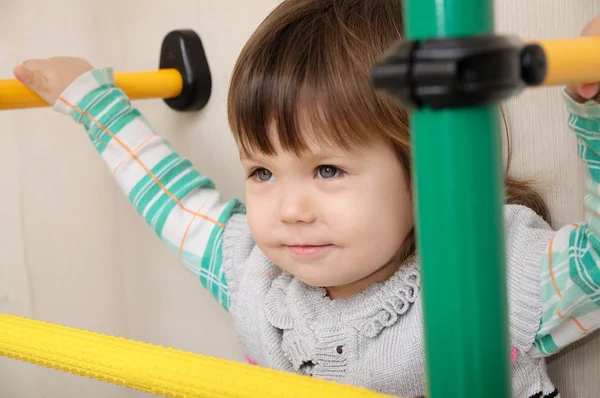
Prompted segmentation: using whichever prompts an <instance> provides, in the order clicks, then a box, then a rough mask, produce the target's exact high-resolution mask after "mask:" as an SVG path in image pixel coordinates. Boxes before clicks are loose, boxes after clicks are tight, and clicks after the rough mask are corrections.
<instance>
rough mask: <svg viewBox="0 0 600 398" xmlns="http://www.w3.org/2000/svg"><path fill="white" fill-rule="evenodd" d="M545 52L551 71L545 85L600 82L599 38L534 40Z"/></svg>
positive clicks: (549, 70)
mask: <svg viewBox="0 0 600 398" xmlns="http://www.w3.org/2000/svg"><path fill="white" fill-rule="evenodd" d="M528 44H537V45H538V46H540V47H541V48H542V49H543V50H544V53H545V55H546V61H547V63H548V74H547V76H546V79H545V80H544V82H543V84H542V85H544V86H558V85H569V84H580V83H592V82H598V81H600V37H578V38H572V39H552V40H533V41H530V42H529V43H528Z"/></svg>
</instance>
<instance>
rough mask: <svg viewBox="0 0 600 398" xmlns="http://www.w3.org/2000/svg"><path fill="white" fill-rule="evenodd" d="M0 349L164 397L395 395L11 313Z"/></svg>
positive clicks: (4, 320) (0, 322)
mask: <svg viewBox="0 0 600 398" xmlns="http://www.w3.org/2000/svg"><path fill="white" fill-rule="evenodd" d="M0 354H1V355H3V356H7V357H10V358H14V359H19V360H22V361H26V362H31V363H34V364H37V365H40V366H44V367H48V368H53V369H57V370H62V371H65V372H70V373H73V374H77V375H80V376H85V377H89V378H93V379H97V380H101V381H105V382H108V383H112V384H117V385H121V386H124V387H129V388H132V389H135V390H139V391H144V392H148V393H152V394H156V395H160V396H164V397H173V398H182V397H185V398H220V397H227V398H234V397H248V398H266V397H269V398H306V397H315V398H332V397H344V398H391V397H390V396H388V395H383V394H378V393H375V392H372V391H369V390H367V389H364V388H358V387H352V386H348V385H343V384H339V383H334V382H329V381H325V380H318V379H313V378H311V377H309V376H300V375H296V374H293V373H287V372H283V371H275V370H271V369H265V368H261V367H258V366H253V365H248V364H242V363H237V362H233V361H225V360H222V359H216V358H210V357H207V356H202V355H197V354H192V353H189V352H185V351H180V350H174V349H170V348H165V347H161V346H156V345H151V344H147V343H142V342H138V341H133V340H126V339H123V338H118V337H112V336H106V335H101V334H98V333H92V332H88V331H84V330H80V329H75V328H69V327H64V326H59V325H53V324H50V323H45V322H40V321H35V320H31V319H27V318H22V317H17V316H13V315H0ZM396 398H397V397H396Z"/></svg>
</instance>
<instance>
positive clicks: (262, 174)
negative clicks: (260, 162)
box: [253, 169, 273, 181]
mask: <svg viewBox="0 0 600 398" xmlns="http://www.w3.org/2000/svg"><path fill="white" fill-rule="evenodd" d="M253 174H254V175H256V177H257V178H258V179H259V180H260V181H269V180H271V178H272V177H273V173H271V172H270V171H269V170H267V169H256V170H255V171H254V172H253Z"/></svg>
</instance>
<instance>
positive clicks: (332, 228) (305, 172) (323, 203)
mask: <svg viewBox="0 0 600 398" xmlns="http://www.w3.org/2000/svg"><path fill="white" fill-rule="evenodd" d="M314 136H315V137H318V135H314ZM272 137H273V141H272V142H273V143H274V144H275V145H276V148H277V151H276V155H274V156H266V155H264V154H260V153H243V154H242V155H241V160H242V165H243V167H244V170H245V171H246V173H247V175H248V179H247V182H246V204H247V214H248V222H249V226H250V230H251V232H252V236H253V237H254V239H255V241H256V244H257V245H258V247H259V248H260V249H261V250H262V252H263V253H264V254H265V255H266V256H267V257H268V258H269V260H271V261H272V262H273V263H274V264H276V265H277V266H279V267H280V268H282V269H284V270H285V271H287V272H289V273H291V274H293V275H295V276H296V277H298V278H299V279H300V280H301V281H303V282H304V283H306V284H308V285H311V286H319V287H325V288H327V291H328V294H329V296H330V297H331V298H347V297H349V296H352V295H353V294H356V293H359V292H361V291H362V290H364V289H365V288H366V287H367V286H368V285H370V284H372V283H374V282H379V281H383V280H385V279H387V278H388V277H390V276H391V275H392V274H393V273H394V272H395V271H396V269H397V264H396V263H395V262H394V261H393V258H394V257H395V255H396V254H397V252H398V250H399V249H400V247H401V245H402V243H403V242H404V240H405V239H406V237H407V236H408V235H409V233H410V232H411V230H412V229H413V208H412V201H411V195H410V189H409V184H408V181H407V179H406V176H405V172H404V170H403V168H402V165H401V163H400V160H399V159H398V157H397V155H396V153H395V152H394V150H393V148H392V147H391V146H390V145H388V144H387V143H386V142H384V141H383V139H374V140H373V142H372V143H371V144H370V145H369V146H363V147H360V148H357V149H356V150H353V151H345V150H341V149H339V148H333V147H331V146H330V145H324V144H319V143H315V142H313V143H312V144H310V145H309V150H308V151H306V152H305V153H303V154H302V155H300V156H296V155H294V154H293V153H290V152H286V151H284V150H282V149H281V147H280V146H279V144H278V142H277V134H272ZM313 141H315V140H313Z"/></svg>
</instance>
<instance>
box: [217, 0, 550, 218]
mask: <svg viewBox="0 0 600 398" xmlns="http://www.w3.org/2000/svg"><path fill="white" fill-rule="evenodd" d="M402 20H403V11H402V3H401V1H400V0H369V1H366V0H286V1H284V2H283V3H282V4H280V5H279V6H278V7H277V8H276V9H275V10H274V11H273V12H272V13H271V14H270V15H269V16H268V17H267V18H266V19H265V20H264V22H263V23H262V24H261V25H260V26H259V27H258V29H257V30H256V32H255V33H254V34H253V36H252V37H251V38H250V40H249V41H248V43H247V44H246V45H245V47H244V48H243V50H242V52H241V55H240V57H239V58H238V61H237V63H236V65H235V69H234V72H233V76H232V82H231V87H230V92H229V101H228V115H229V123H230V126H231V129H232V131H233V134H234V137H235V140H236V142H237V144H238V146H239V147H240V150H241V151H242V152H252V151H258V152H262V153H264V154H267V155H270V154H274V152H275V149H274V145H273V142H272V138H273V136H272V135H270V134H269V131H271V129H272V130H273V131H274V132H275V134H277V140H278V142H279V143H280V145H281V146H282V148H283V149H284V150H289V151H292V152H294V153H296V154H299V153H300V152H302V151H303V150H306V148H307V140H310V139H316V138H317V137H315V136H311V133H312V134H320V135H319V136H318V139H319V140H320V141H321V142H323V141H325V142H327V143H329V144H335V145H339V146H340V147H342V148H350V147H355V146H359V145H362V144H364V143H367V142H369V140H370V139H371V137H372V136H373V134H380V135H382V136H383V137H385V138H386V139H387V140H388V141H389V142H390V143H391V144H392V145H393V146H394V148H395V149H396V151H397V153H398V157H399V159H400V161H401V162H402V164H403V165H404V167H405V170H406V173H407V177H408V178H409V179H410V137H409V119H408V114H407V112H406V110H405V109H403V108H402V107H401V106H400V105H399V104H398V102H397V101H395V100H394V99H392V98H390V97H389V96H386V95H385V94H383V93H381V92H378V91H377V90H375V89H374V88H373V86H372V83H371V78H370V74H371V68H372V67H373V65H374V64H375V63H376V62H377V61H378V60H379V59H380V58H381V57H382V55H383V54H384V53H385V52H386V51H388V49H389V48H390V47H392V46H393V44H394V43H395V42H397V41H398V40H400V39H402V37H403V35H404V27H403V24H402ZM301 122H302V123H301ZM307 123H308V124H309V126H308V127H310V129H307ZM302 129H304V131H301V130H302ZM315 132H316V133H315ZM507 136H508V135H507ZM509 146H510V141H509ZM508 149H509V159H508V160H509V161H508V162H507V171H508V166H509V165H510V147H509V148H508ZM505 184H506V203H509V204H521V205H524V206H527V207H529V208H531V209H533V210H534V211H536V212H537V213H538V214H539V215H540V216H542V217H543V218H545V219H546V220H549V212H548V208H547V206H546V204H545V203H544V201H543V199H542V198H541V197H540V195H538V194H537V193H536V192H535V191H534V190H533V189H532V188H531V187H530V185H529V183H527V182H524V181H519V180H517V179H514V178H511V177H509V176H508V173H507V175H506V179H505Z"/></svg>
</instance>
